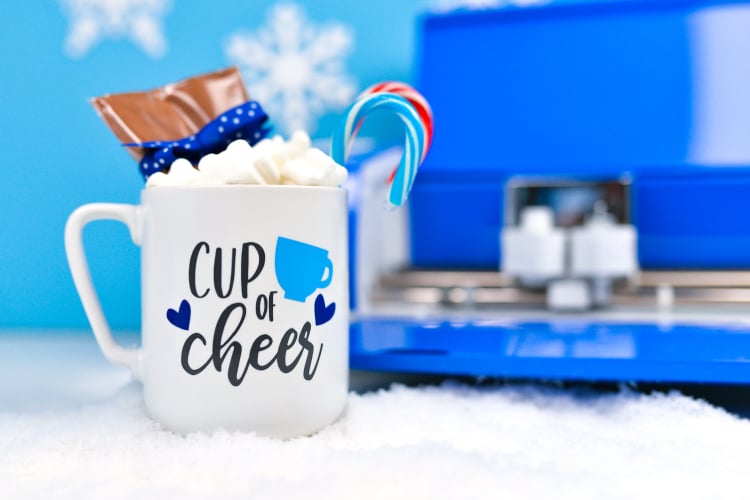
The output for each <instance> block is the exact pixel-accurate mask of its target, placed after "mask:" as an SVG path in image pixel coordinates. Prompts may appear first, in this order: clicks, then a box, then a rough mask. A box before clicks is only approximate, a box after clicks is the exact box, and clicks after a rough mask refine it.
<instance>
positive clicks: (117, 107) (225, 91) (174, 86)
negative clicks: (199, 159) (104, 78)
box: [91, 67, 248, 161]
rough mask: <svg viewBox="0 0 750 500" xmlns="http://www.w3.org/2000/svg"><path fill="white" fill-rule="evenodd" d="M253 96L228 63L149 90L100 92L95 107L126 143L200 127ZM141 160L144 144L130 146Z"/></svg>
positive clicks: (176, 136)
mask: <svg viewBox="0 0 750 500" xmlns="http://www.w3.org/2000/svg"><path fill="white" fill-rule="evenodd" d="M247 100H248V95H247V90H246V89H245V85H244V83H243V82H242V77H241V76H240V73H239V71H238V70H237V68H234V67H232V68H227V69H223V70H219V71H215V72H212V73H206V74H203V75H198V76H195V77H192V78H188V79H186V80H182V81H179V82H176V83H170V84H168V85H164V86H162V87H159V88H155V89H152V90H148V91H145V92H126V93H121V94H108V95H104V96H101V97H94V98H93V99H92V100H91V103H92V105H93V106H94V109H96V112H97V113H98V114H99V116H101V118H102V120H104V122H105V123H106V124H107V126H108V127H109V128H110V129H111V130H112V132H114V134H115V136H117V138H118V139H119V140H120V142H121V143H122V144H129V143H141V142H147V141H157V140H161V141H169V140H175V139H179V138H182V137H186V136H189V135H192V134H195V133H196V132H198V131H199V130H200V129H201V128H202V127H203V126H204V125H206V124H207V123H208V122H209V121H211V120H213V119H214V118H216V117H217V116H219V115H220V114H221V113H223V112H224V111H226V110H227V109H230V108H232V107H234V106H238V105H240V104H242V103H244V102H246V101H247ZM127 149H128V152H129V153H130V154H131V155H132V156H133V158H135V160H136V161H140V160H141V158H143V149H142V148H138V147H128V148H127Z"/></svg>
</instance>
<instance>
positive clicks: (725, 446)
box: [0, 334, 750, 500]
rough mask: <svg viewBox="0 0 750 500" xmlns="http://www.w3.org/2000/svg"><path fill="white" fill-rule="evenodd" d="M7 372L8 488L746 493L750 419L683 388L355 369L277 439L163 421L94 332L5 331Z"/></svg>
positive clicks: (218, 492) (99, 492)
mask: <svg viewBox="0 0 750 500" xmlns="http://www.w3.org/2000/svg"><path fill="white" fill-rule="evenodd" d="M0 377H2V378H1V379H0V498H3V499H11V498H139V499H143V498H181V499H189V498H221V497H224V496H225V495H242V498H261V499H265V498H268V499H276V498H306V499H318V498H320V499H326V500H330V499H353V498H387V499H397V498H406V499H415V498H430V499H442V498H446V499H447V498H451V499H457V498H505V499H526V498H540V499H548V498H556V499H561V498H572V499H587V498H596V499H602V498H658V499H665V498H742V497H746V495H747V486H746V480H745V478H746V477H747V473H748V470H750V423H749V422H748V421H747V420H745V419H742V418H740V417H737V416H735V415H732V414H730V413H727V412H726V411H724V410H723V409H720V408H717V407H714V406H711V405H710V404H708V403H706V402H703V401H700V400H696V399H692V398H689V397H686V396H683V395H680V394H679V393H676V392H675V393H669V394H652V395H644V394H639V393H636V392H632V391H629V390H622V391H620V392H618V393H611V392H600V391H595V390H593V389H580V388H579V389H562V388H551V387H547V386H535V385H508V386H500V385H487V384H483V385H467V384H465V383H459V382H456V381H450V380H449V381H443V382H440V383H438V384H433V385H422V386H416V387H412V386H406V385H400V384H391V383H390V381H389V379H388V378H387V377H386V378H382V377H381V378H380V379H376V378H372V377H370V378H368V377H367V375H366V374H358V375H357V377H356V378H355V379H353V385H354V387H355V388H358V389H359V392H352V393H351V395H350V399H349V405H348V409H347V411H346V413H345V415H344V416H343V417H342V418H341V419H340V420H339V421H338V422H337V423H335V424H333V425H331V426H329V427H328V428H326V429H325V430H323V431H322V432H320V433H318V434H316V435H314V436H311V437H306V438H300V439H295V440H291V441H277V440H271V439H263V438H258V437H256V436H253V435H251V434H230V433H225V432H216V433H213V434H210V435H206V434H193V435H189V436H186V437H182V436H178V435H175V434H172V433H169V432H166V431H164V430H161V429H160V427H159V425H158V424H156V423H154V422H153V421H151V420H150V419H149V418H148V417H147V416H146V415H145V412H144V408H143V402H142V397H141V387H140V385H139V384H137V383H135V382H132V381H130V379H129V377H128V375H127V373H126V372H124V371H123V370H121V369H119V368H114V367H110V366H108V365H107V364H106V362H105V361H104V360H103V359H102V358H101V355H99V353H98V352H97V350H96V347H95V345H94V344H93V341H92V340H91V339H89V338H88V336H83V335H67V336H65V335H52V334H46V335H40V334H33V335H28V334H24V335H21V334H5V335H2V334H0ZM373 380H377V381H376V383H374V384H373V383H372V382H373ZM368 384H369V385H370V386H372V385H374V386H376V387H377V386H382V387H381V388H376V389H372V388H371V387H370V388H368V387H367V386H368Z"/></svg>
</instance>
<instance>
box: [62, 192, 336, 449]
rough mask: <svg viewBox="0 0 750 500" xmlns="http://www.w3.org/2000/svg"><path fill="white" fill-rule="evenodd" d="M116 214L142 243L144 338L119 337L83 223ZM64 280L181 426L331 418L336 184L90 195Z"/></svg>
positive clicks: (170, 420) (71, 239) (111, 353)
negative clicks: (132, 345) (94, 199)
mask: <svg viewBox="0 0 750 500" xmlns="http://www.w3.org/2000/svg"><path fill="white" fill-rule="evenodd" d="M99 219H112V220H118V221H121V222H123V223H124V224H126V225H127V226H128V228H129V229H130V234H131V236H132V238H133V241H134V242H135V243H136V244H138V245H141V247H142V248H141V282H142V283H141V286H142V347H141V349H138V350H135V349H126V348H123V347H122V346H119V345H118V344H116V343H115V341H114V340H113V338H112V335H111V332H110V329H109V326H108V324H107V322H106V320H105V318H104V315H103V313H102V309H101V306H100V304H99V300H98V298H97V295H96V292H95V290H94V287H93V284H92V282H91V277H90V273H89V269H88V265H87V263H86V259H85V255H84V251H83V244H82V239H81V233H82V231H83V228H84V227H85V225H86V224H87V223H89V222H91V221H93V220H99ZM65 248H66V251H67V254H68V262H69V265H70V269H71V272H72V274H73V279H74V281H75V284H76V287H77V289H78V293H79V295H80V296H81V301H82V302H83V306H84V309H85V311H86V315H87V316H88V319H89V321H90V323H91V327H92V329H93V331H94V334H95V336H96V339H97V341H98V342H99V345H100V347H101V349H102V351H103V352H104V355H105V356H106V357H107V359H109V360H110V361H112V362H114V363H119V364H123V365H126V366H128V367H129V368H130V369H131V370H132V372H133V374H134V375H135V377H136V378H138V379H140V380H142V382H143V391H144V399H145V403H146V408H147V410H148V412H149V414H150V415H151V416H152V417H153V418H154V419H155V420H157V421H159V422H161V423H162V424H163V425H164V426H166V427H167V428H169V429H172V430H175V431H177V432H182V433H184V432H190V431H196V430H205V431H210V430H214V429H218V428H223V429H227V430H246V431H253V432H257V433H258V434H261V435H267V436H276V437H292V436H299V435H304V434H309V433H311V432H314V431H316V430H318V429H320V428H322V427H324V426H325V425H327V424H329V423H331V422H333V421H334V420H336V418H337V417H338V416H339V415H340V414H341V412H342V411H343V409H344V406H345V404H346V397H347V391H348V345H349V331H348V328H349V291H348V254H347V206H346V191H345V190H343V189H341V188H326V187H308V186H219V187H155V188H148V189H145V190H144V191H143V193H142V196H141V204H140V205H138V206H135V205H123V204H108V203H100V204H89V205H84V206H82V207H79V208H78V209H76V210H75V211H74V212H73V214H72V215H71V216H70V218H69V219H68V223H67V226H66V228H65Z"/></svg>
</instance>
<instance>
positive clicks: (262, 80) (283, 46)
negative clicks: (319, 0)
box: [226, 4, 357, 134]
mask: <svg viewBox="0 0 750 500" xmlns="http://www.w3.org/2000/svg"><path fill="white" fill-rule="evenodd" d="M352 47H353V37H352V34H351V30H350V29H349V28H347V27H346V26H345V25H342V24H329V25H326V26H321V27H317V26H315V25H312V24H311V23H309V22H308V20H307V19H306V18H305V14H304V12H303V11H302V9H301V8H300V7H299V6H298V5H296V4H282V5H276V6H274V7H273V8H272V9H271V10H270V12H269V15H268V18H267V20H266V26H264V27H262V28H260V29H259V30H258V31H257V32H255V33H235V34H234V35H232V36H231V37H230V39H229V42H228V43H227V46H226V54H227V57H228V58H229V59H230V60H231V61H232V62H233V63H234V64H236V65H237V66H238V67H239V68H240V70H241V71H242V73H243V76H244V78H245V83H246V84H247V87H248V92H249V93H250V95H251V96H252V98H253V99H257V100H258V101H259V102H260V103H261V104H263V106H264V107H265V108H266V110H267V111H268V114H269V116H270V117H271V119H272V120H273V122H274V124H275V125H276V126H277V127H278V128H279V129H281V130H280V131H282V132H285V133H287V134H289V133H291V132H293V131H295V130H306V131H307V132H310V133H312V132H313V129H314V121H315V119H317V118H318V117H320V116H321V115H322V114H323V113H325V112H326V111H329V110H338V109H342V108H343V107H345V106H346V105H348V104H349V103H350V102H351V100H352V98H353V97H354V94H355V92H356V91H357V88H356V84H355V83H354V80H353V78H352V77H351V76H349V75H348V74H347V73H346V69H345V66H344V58H345V57H346V56H347V55H348V54H349V53H350V52H351V50H352Z"/></svg>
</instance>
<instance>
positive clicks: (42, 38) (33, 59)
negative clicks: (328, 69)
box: [0, 0, 424, 329]
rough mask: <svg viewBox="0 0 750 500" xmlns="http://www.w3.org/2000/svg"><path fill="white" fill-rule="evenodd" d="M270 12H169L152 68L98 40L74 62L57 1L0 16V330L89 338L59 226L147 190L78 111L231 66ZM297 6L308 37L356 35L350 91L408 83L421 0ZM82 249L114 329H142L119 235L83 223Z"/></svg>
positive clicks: (135, 274) (196, 7)
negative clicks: (60, 331) (63, 331)
mask: <svg viewBox="0 0 750 500" xmlns="http://www.w3.org/2000/svg"><path fill="white" fill-rule="evenodd" d="M273 4H274V2H271V1H253V2H249V1H221V2H186V1H184V0H183V1H180V0H176V1H173V2H172V7H171V9H170V10H169V11H168V12H167V13H166V14H165V15H164V17H163V22H164V34H165V36H166V39H167V43H168V52H167V54H166V55H165V56H164V57H162V58H159V59H153V58H151V57H149V56H147V55H146V54H144V52H143V51H142V50H141V49H140V48H139V47H138V46H136V45H135V44H134V43H132V42H131V41H130V40H128V39H104V40H102V41H101V42H99V43H98V44H96V45H94V46H93V47H92V48H91V50H89V51H88V53H87V54H86V55H85V56H84V57H82V58H80V59H71V58H69V57H67V56H66V55H65V53H64V51H63V46H64V40H65V37H66V34H67V31H68V25H69V20H68V18H67V17H66V15H65V12H64V9H63V7H62V5H61V4H60V3H58V2H55V1H45V2H37V1H35V2H5V3H4V4H3V8H4V12H3V18H4V20H5V21H4V22H3V26H2V28H1V29H0V47H1V48H0V65H1V67H2V75H3V77H2V78H0V106H1V109H2V113H1V114H0V132H2V136H1V137H2V139H0V144H1V145H2V160H0V161H1V162H2V182H0V200H2V207H3V210H2V212H1V213H0V234H2V237H3V244H2V245H0V327H5V328H8V327H46V328H49V327H61V328H62V327H65V328H70V327H74V328H78V327H87V325H88V323H87V321H86V318H85V316H84V313H83V309H82V307H81V304H80V302H79V299H78V296H77V294H76V292H75V289H74V286H73V282H72V279H71V277H70V273H69V271H68V266H67V262H66V259H65V252H64V247H63V229H64V226H65V221H66V219H67V217H68V215H69V214H70V212H71V211H72V210H73V209H75V207H77V206H79V205H81V204H83V203H89V202H99V201H106V202H123V203H137V202H138V199H139V192H140V190H141V188H142V185H143V183H142V180H141V178H140V177H139V174H138V173H137V168H136V164H135V163H134V162H133V161H132V160H131V159H130V157H129V156H128V155H127V154H126V153H125V152H123V151H121V148H120V146H119V145H118V143H117V141H116V140H115V138H114V136H113V135H112V134H111V133H110V131H109V130H108V129H107V128H106V127H105V125H104V124H103V122H102V121H101V120H100V119H99V117H98V116H97V115H96V114H95V112H94V111H93V109H92V108H91V107H90V105H89V104H88V102H87V99H88V98H90V97H93V96H96V95H101V94H105V93H113V92H124V91H133V90H144V89H148V88H152V87H155V86H160V85H163V84H165V83H168V82H171V81H175V80H179V79H182V78H185V77H188V76H191V75H194V74H198V73H202V72H206V71H211V70H214V69H218V68H222V67H225V66H228V65H229V64H230V61H229V60H227V58H226V55H225V52H224V46H225V43H226V41H227V39H228V37H229V36H230V35H231V34H232V33H235V32H238V31H248V32H254V31H256V30H257V29H258V28H260V27H261V26H263V25H264V24H265V22H266V14H267V10H268V8H269V7H270V6H272V5H273ZM299 4H300V5H301V6H302V7H303V8H304V10H305V12H306V16H307V18H308V19H309V21H310V22H312V23H314V24H316V25H325V24H326V23H331V22H336V23H342V24H346V25H349V26H350V27H351V28H352V29H353V34H354V48H353V51H352V53H351V54H350V55H349V56H348V57H347V58H346V60H345V63H346V66H347V71H348V72H349V73H350V74H352V75H353V76H354V77H355V78H356V80H357V83H358V87H359V88H360V89H361V88H364V87H366V86H368V85H370V84H372V83H375V82H377V81H380V80H386V79H398V80H404V81H407V82H410V81H412V80H413V60H414V53H415V36H416V29H415V26H416V23H417V22H418V14H419V13H420V10H421V9H422V8H423V6H424V2H423V1H419V0H379V1H378V2H367V3H366V4H365V3H364V2H344V1H335V0H316V1H314V2H313V1H307V2H299ZM217 6H218V7H217ZM365 6H366V8H365ZM11 20H13V22H11ZM331 123H332V117H330V116H329V117H327V118H324V119H323V120H322V121H321V123H320V126H319V128H318V130H317V133H316V135H317V136H318V137H325V136H326V134H327V133H328V130H330V124H331ZM84 242H85V244H86V248H87V251H88V254H89V262H90V265H91V270H92V275H93V279H94V282H95V283H96V285H97V288H98V290H99V292H100V296H101V299H102V304H103V307H104V310H105V313H106V314H107V316H108V319H109V320H110V323H111V326H112V327H113V328H115V329H135V328H138V327H139V324H140V306H139V301H140V292H139V289H138V287H139V281H140V278H139V274H140V267H139V262H138V258H139V254H138V250H137V248H136V247H135V246H134V245H132V244H131V242H130V239H129V236H128V234H127V231H126V229H125V227H124V226H122V225H119V224H117V223H110V222H97V223H94V224H91V226H89V228H88V229H87V230H86V232H85V235H84Z"/></svg>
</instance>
